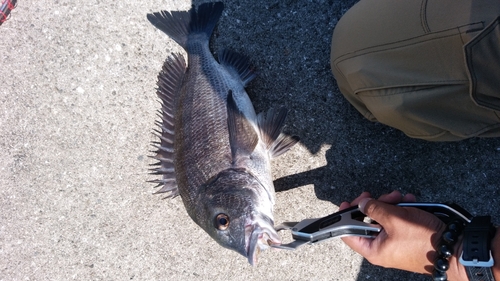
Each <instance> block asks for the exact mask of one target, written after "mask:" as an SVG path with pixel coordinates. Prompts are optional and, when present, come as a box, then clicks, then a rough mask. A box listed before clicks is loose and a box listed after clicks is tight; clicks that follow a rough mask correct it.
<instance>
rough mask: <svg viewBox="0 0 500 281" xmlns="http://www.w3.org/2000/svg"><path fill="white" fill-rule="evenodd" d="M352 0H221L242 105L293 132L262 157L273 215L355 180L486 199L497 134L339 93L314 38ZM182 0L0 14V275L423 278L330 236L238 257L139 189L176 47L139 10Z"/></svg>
mask: <svg viewBox="0 0 500 281" xmlns="http://www.w3.org/2000/svg"><path fill="white" fill-rule="evenodd" d="M354 2H355V1H349V0H347V1H337V0H328V1H326V0H325V1H322V0H309V1H306V0H304V1H296V0H284V1H278V0H276V1H264V0H257V1H242V0H228V1H225V3H226V10H225V12H224V14H223V17H222V20H221V22H220V24H219V27H218V29H217V32H216V36H215V38H214V40H213V46H214V48H215V49H220V48H225V47H229V48H231V49H234V50H237V51H240V52H242V53H245V54H247V55H249V56H250V57H251V59H252V61H253V62H254V64H255V65H256V67H257V68H258V69H259V72H260V75H259V77H258V78H257V79H255V80H254V81H253V82H252V83H251V85H250V87H249V88H248V92H249V95H250V97H251V99H252V100H253V101H254V105H255V107H256V110H257V111H264V110H267V109H268V108H270V107H271V106H276V105H285V106H287V107H288V108H289V109H290V114H289V119H288V122H287V124H288V127H287V129H286V131H287V132H288V133H290V134H297V135H300V136H301V138H302V143H301V144H300V145H297V146H296V147H294V149H293V150H292V151H291V152H290V153H288V154H286V155H284V156H282V157H280V158H279V159H277V160H276V161H275V162H274V170H273V173H274V176H275V179H276V181H275V185H276V189H277V190H278V193H277V204H276V210H275V220H276V222H278V223H279V222H282V221H286V220H300V219H304V218H307V217H319V216H323V215H327V214H329V213H331V212H334V211H336V210H337V209H338V205H339V204H340V203H341V202H342V201H344V200H349V199H352V198H354V197H356V196H357V195H358V194H359V193H361V192H362V191H364V190H370V191H372V193H373V194H374V195H376V196H378V195H380V194H382V193H385V192H388V191H391V190H393V189H399V190H401V191H402V192H403V193H407V192H412V193H415V194H417V195H418V196H419V199H420V200H422V201H437V202H439V201H455V202H457V203H459V204H460V205H462V206H464V207H466V208H467V209H468V210H469V211H470V212H472V213H473V214H498V213H500V212H499V211H500V206H499V204H498V193H499V191H498V182H499V181H498V178H499V177H498V172H499V171H500V140H499V139H471V140H467V141H462V142H458V143H428V142H424V141H419V140H413V139H409V138H408V137H406V136H404V135H403V134H402V133H400V132H398V131H396V130H393V129H390V128H387V127H384V126H382V125H378V124H373V123H370V122H369V121H366V120H364V119H363V118H362V117H361V116H360V114H359V113H357V112H356V111H355V110H354V108H353V107H352V106H350V105H349V104H348V103H347V102H346V101H345V100H344V99H343V98H342V96H341V94H340V93H339V92H338V90H337V88H336V85H335V82H334V80H333V78H332V76H331V74H330V69H329V45H330V37H331V32H332V30H333V28H334V26H335V24H336V22H337V21H338V19H339V17H340V16H341V15H342V14H343V13H344V12H345V11H346V10H347V9H348V8H349V7H350V6H352V5H353V3H354ZM195 4H199V3H198V1H197V2H196V3H195ZM190 5H191V3H190V2H189V0H148V1H140V2H137V1H131V0H123V1H100V0H89V1H68V0H44V1H33V0H28V1H19V4H18V7H17V8H16V9H15V10H14V11H13V13H12V17H11V19H10V20H9V21H7V22H6V23H4V24H3V25H2V26H1V27H0V36H1V38H2V41H1V43H0V56H1V58H0V59H1V66H2V67H1V68H0V76H1V77H2V86H1V87H0V93H1V94H0V116H1V118H0V149H1V151H2V153H1V154H0V163H1V164H0V186H1V189H0V208H1V211H0V280H70V279H75V280H129V279H134V280H181V279H182V280H223V279H227V280H300V279H312V280H428V279H427V278H425V277H422V276H419V275H414V274H409V273H404V272H401V271H397V270H391V269H383V268H378V267H374V266H371V265H370V264H369V263H368V262H366V261H364V260H363V259H362V258H361V257H360V256H358V255H357V254H355V253H354V252H352V251H351V250H350V249H349V248H348V247H347V246H345V245H344V244H343V243H341V242H340V240H332V241H328V242H325V243H323V244H320V245H317V246H308V247H304V248H302V249H300V250H297V251H295V252H286V251H266V252H264V253H262V254H261V256H260V262H259V265H258V266H256V267H251V266H249V265H248V264H247V261H246V260H245V259H244V258H243V257H241V256H239V255H238V254H236V253H234V252H231V251H229V250H225V249H223V248H221V247H219V246H218V245H217V244H216V243H215V242H213V241H212V240H211V239H210V238H209V237H208V236H207V235H206V234H205V233H204V232H203V231H202V230H201V229H199V228H198V227H197V226H196V225H195V224H194V223H193V222H192V221H191V219H190V218H189V217H188V216H187V214H186V212H185V210H184V207H183V205H182V202H181V200H180V198H176V199H174V200H162V199H161V196H153V195H152V192H153V191H154V190H153V188H152V185H151V184H148V183H146V182H145V181H146V180H148V179H151V178H152V177H151V176H149V175H148V174H147V169H148V164H150V163H152V161H150V159H149V158H147V155H150V153H149V152H148V151H149V150H150V146H149V143H150V142H151V141H152V140H154V137H153V136H152V135H151V131H152V128H153V124H154V120H155V118H156V117H155V111H156V110H157V109H158V107H159V104H158V102H157V100H156V97H155V83H156V76H157V73H158V71H159V70H160V68H161V65H162V62H163V60H164V59H165V58H166V57H167V55H168V54H169V53H171V52H173V51H180V50H179V47H178V46H177V45H176V44H175V43H174V42H173V41H171V40H170V39H168V38H167V36H165V35H164V34H162V33H161V32H159V31H157V30H156V29H155V28H154V27H153V26H151V25H150V24H149V22H148V21H147V20H146V13H148V12H153V11H158V10H161V9H168V10H176V9H187V8H188V7H189V6H190ZM499 219H500V217H499V216H496V218H495V220H496V223H499V222H500V221H499ZM402 246H403V247H404V245H402Z"/></svg>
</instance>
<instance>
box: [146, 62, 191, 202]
mask: <svg viewBox="0 0 500 281" xmlns="http://www.w3.org/2000/svg"><path fill="white" fill-rule="evenodd" d="M185 71H186V61H185V60H184V58H183V57H182V55H180V54H173V55H172V56H170V57H168V58H167V59H166V60H165V63H164V64H163V68H162V70H161V72H160V74H158V82H157V85H158V88H157V91H156V93H157V95H158V97H159V98H160V100H161V103H162V105H161V111H160V112H159V116H160V119H161V120H160V121H157V122H156V124H157V125H158V127H159V128H160V130H156V136H157V137H158V138H159V139H160V141H159V142H158V143H156V144H153V146H154V147H156V148H157V150H156V151H155V153H156V155H155V156H152V157H151V158H154V159H156V160H158V161H159V162H158V163H156V164H154V165H157V166H159V167H157V168H153V169H151V171H152V172H151V173H152V174H159V175H162V176H163V177H162V179H158V180H153V181H151V182H154V183H157V184H158V186H162V188H161V189H160V190H159V191H157V192H156V193H165V192H171V193H170V194H169V196H167V197H175V196H177V195H178V194H179V191H178V190H177V184H176V181H175V169H174V160H175V159H174V133H175V127H174V124H175V120H174V118H175V109H176V100H177V96H178V93H179V91H180V89H181V87H182V81H183V79H184V73H185Z"/></svg>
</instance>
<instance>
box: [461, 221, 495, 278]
mask: <svg viewBox="0 0 500 281" xmlns="http://www.w3.org/2000/svg"><path fill="white" fill-rule="evenodd" d="M494 234H495V228H494V227H493V224H492V223H491V217H490V216H481V217H474V218H472V220H471V222H470V223H469V224H468V225H467V226H466V227H465V229H464V240H463V244H462V250H463V251H462V255H461V256H460V263H461V264H463V265H464V266H465V270H466V271H467V276H468V277H469V280H470V281H494V280H495V278H494V277H493V273H492V271H491V267H493V264H494V262H493V256H492V255H491V239H493V236H494Z"/></svg>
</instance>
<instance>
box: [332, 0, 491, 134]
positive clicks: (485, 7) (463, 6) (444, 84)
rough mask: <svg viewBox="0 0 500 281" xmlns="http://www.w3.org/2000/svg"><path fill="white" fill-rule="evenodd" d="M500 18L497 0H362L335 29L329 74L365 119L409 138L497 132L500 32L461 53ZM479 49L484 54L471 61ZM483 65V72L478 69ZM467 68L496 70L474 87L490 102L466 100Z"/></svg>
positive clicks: (468, 87) (468, 88) (468, 96)
mask: <svg viewBox="0 0 500 281" xmlns="http://www.w3.org/2000/svg"><path fill="white" fill-rule="evenodd" d="M498 16H500V5H499V4H498V2H497V1H496V0H488V1H473V0H469V1H463V0H461V1H456V0H434V1H431V0H428V1H423V0H422V1H415V0H377V1H373V0H361V1H360V2H359V3H358V4H356V5H354V6H353V7H352V8H351V9H350V10H349V11H348V12H347V13H346V14H345V15H344V16H343V17H342V18H341V20H340V21H339V23H338V24H337V26H336V27H335V30H334V33H333V38H332V52H331V66H332V72H333V74H334V76H335V78H336V80H337V83H338V86H339V89H340V91H341V92H342V94H343V95H344V96H345V97H346V99H347V100H348V101H349V102H350V103H351V104H353V105H354V106H355V107H356V109H357V110H358V111H360V112H361V113H362V114H363V115H364V116H365V117H366V118H368V119H370V120H372V121H378V122H381V123H384V124H386V125H389V126H392V127H395V128H397V129H399V130H401V131H403V132H404V133H405V134H407V135H408V136H410V137H415V138H422V139H426V140H433V141H451V140H461V139H465V138H469V137H473V136H490V137H496V136H500V117H499V116H500V111H499V110H500V59H498V60H499V61H498V63H495V62H494V60H495V59H496V58H494V57H495V56H498V57H500V55H499V54H500V35H498V38H497V37H495V36H497V35H495V29H494V31H493V32H491V34H493V35H488V37H487V40H482V42H483V43H481V42H480V43H478V44H475V45H474V46H475V47H474V48H475V49H474V48H469V49H470V50H469V53H468V54H467V55H466V53H467V52H466V53H464V46H469V45H473V44H472V43H474V40H475V38H478V37H480V36H481V34H482V35H484V33H485V32H486V30H487V28H488V27H489V25H490V26H491V25H492V23H493V22H494V20H495V19H496V18H497V17H498ZM498 30H500V27H499V28H498ZM499 33H500V32H499ZM476 40H477V39H476ZM486 41H487V43H484V42H486ZM495 44H496V45H495ZM488 48H489V49H488ZM466 49H467V48H466ZM474 50H476V51H474ZM477 53H483V54H487V55H483V57H482V58H479V59H475V60H471V62H469V60H470V56H471V54H477ZM484 56H486V57H484ZM488 56H493V58H489V57H488ZM476 57H477V56H476ZM489 60H493V61H491V63H489V62H488V61H489ZM485 64H486V65H488V66H489V67H488V68H487V70H488V71H481V70H483V69H485V67H484V65H485ZM472 66H475V68H476V70H477V71H476V72H477V73H482V74H481V75H482V76H484V74H485V73H491V69H492V68H495V67H496V69H497V71H494V76H493V77H489V78H488V79H487V80H488V81H484V80H485V79H481V78H478V79H476V84H478V85H479V86H481V85H483V84H484V83H489V86H488V87H482V88H481V87H477V88H481V89H483V90H484V89H485V88H489V89H490V92H489V93H488V94H487V95H486V98H483V100H488V102H489V103H488V102H487V103H486V104H484V103H483V104H482V103H481V102H478V100H477V99H473V98H471V91H474V89H473V88H474V87H473V84H474V83H471V81H474V75H472V76H471V69H472V68H474V67H472ZM473 74H474V73H473ZM481 75H479V76H481ZM495 88H496V89H498V90H496V91H495V90H492V89H495ZM472 96H473V97H474V94H472ZM483 97H484V95H483ZM495 103H498V108H496V107H495Z"/></svg>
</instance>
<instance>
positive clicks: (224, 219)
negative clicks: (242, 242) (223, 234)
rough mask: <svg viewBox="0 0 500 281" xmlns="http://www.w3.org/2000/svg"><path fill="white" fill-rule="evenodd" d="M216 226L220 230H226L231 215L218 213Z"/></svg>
mask: <svg viewBox="0 0 500 281" xmlns="http://www.w3.org/2000/svg"><path fill="white" fill-rule="evenodd" d="M215 227H216V228H217V229H218V230H226V229H227V228H228V227H229V217H228V216H227V215H226V214H218V215H217V217H216V218H215Z"/></svg>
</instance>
